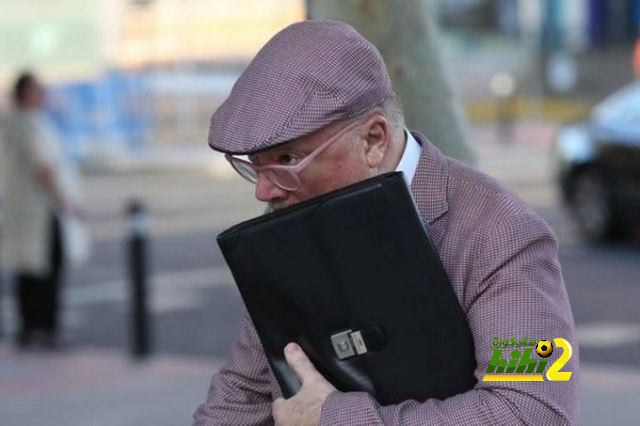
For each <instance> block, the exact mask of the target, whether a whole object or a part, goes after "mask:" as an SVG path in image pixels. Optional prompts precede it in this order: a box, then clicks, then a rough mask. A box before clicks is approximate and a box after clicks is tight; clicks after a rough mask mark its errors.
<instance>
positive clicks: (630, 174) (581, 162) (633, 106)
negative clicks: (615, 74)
mask: <svg viewBox="0 0 640 426" xmlns="http://www.w3.org/2000/svg"><path fill="white" fill-rule="evenodd" d="M555 155H556V160H557V166H558V182H559V185H560V188H561V193H562V197H563V200H564V201H565V203H566V205H567V206H568V209H569V211H570V212H571V214H572V215H573V217H574V218H575V220H576V222H577V225H578V228H579V229H580V230H581V231H582V233H583V234H584V236H585V237H586V238H588V239H589V240H593V241H602V240H606V239H610V238H614V237H621V236H626V235H628V232H629V230H630V229H631V228H633V227H635V226H637V225H639V224H640V82H637V83H633V84H631V85H629V86H627V87H625V88H624V89H622V90H620V91H619V92H617V93H614V94H613V95H611V96H610V97H608V98H607V99H605V100H604V101H603V102H602V103H600V104H599V105H597V106H596V107H595V108H594V109H593V111H592V113H591V116H590V118H589V120H588V121H586V122H583V123H576V124H571V125H567V126H565V127H564V128H562V129H561V130H560V131H559V132H558V136H557V140H556V145H555Z"/></svg>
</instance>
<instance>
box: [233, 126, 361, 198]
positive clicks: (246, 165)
mask: <svg viewBox="0 0 640 426" xmlns="http://www.w3.org/2000/svg"><path fill="white" fill-rule="evenodd" d="M365 121H366V120H359V121H356V122H354V123H351V124H349V125H347V126H345V127H344V128H343V129H342V130H340V131H339V132H338V133H336V134H335V135H334V136H333V137H331V138H330V139H329V140H327V141H326V142H323V143H322V144H321V145H320V146H319V147H317V148H316V149H315V150H313V151H312V152H311V153H310V154H309V155H307V156H306V157H304V158H303V159H302V161H300V162H299V163H298V164H295V165H293V166H285V165H281V164H274V165H266V166H256V165H254V164H253V163H251V162H249V161H245V160H242V159H240V158H237V157H234V156H232V155H230V154H225V156H224V157H225V158H226V159H227V161H228V162H229V163H231V166H233V168H234V169H235V171H236V172H238V174H239V175H240V176H242V177H243V178H245V179H246V180H248V181H249V182H251V183H258V175H260V174H262V175H264V176H265V177H266V178H267V179H269V181H271V182H272V183H273V184H274V185H276V186H277V187H278V188H281V189H284V190H285V191H297V190H298V189H300V186H301V185H302V184H301V182H300V177H299V176H298V175H299V173H300V172H301V171H302V170H304V169H305V167H307V166H308V165H309V164H311V162H312V161H313V159H314V158H316V157H317V156H318V155H320V154H321V153H322V152H323V151H324V150H326V149H327V148H329V147H330V146H331V145H332V144H333V143H334V142H335V141H337V140H338V139H340V138H341V137H342V136H344V135H345V134H346V133H348V132H349V131H351V130H353V129H355V128H356V127H358V126H359V125H361V124H363V123H364V122H365Z"/></svg>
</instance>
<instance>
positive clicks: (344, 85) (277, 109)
mask: <svg viewBox="0 0 640 426" xmlns="http://www.w3.org/2000/svg"><path fill="white" fill-rule="evenodd" d="M391 90H392V88H391V81H390V79H389V74H388V73H387V69H386V66H385V64H384V61H383V59H382V57H381V56H380V52H378V49H376V47H375V46H374V45H373V44H371V43H370V42H369V41H368V40H366V39H365V38H364V37H363V36H362V35H361V34H359V33H358V32H357V31H356V30H355V29H354V28H353V27H351V26H350V25H348V24H346V23H344V22H337V21H322V20H312V21H304V22H299V23H295V24H292V25H290V26H288V27H286V28H285V29H283V30H282V31H280V32H279V33H278V34H276V35H275V36H274V37H273V38H272V39H271V40H269V42H268V43H267V44H266V45H265V46H264V47H263V48H262V49H261V50H260V52H258V54H257V55H256V57H255V58H254V59H253V61H251V63H250V64H249V66H248V67H247V68H246V70H245V71H244V72H243V73H242V75H241V76H240V78H239V79H238V81H236V83H235V85H234V86H233V89H232V90H231V94H230V95H229V97H228V98H227V99H226V100H225V101H224V103H223V104H222V105H221V106H220V108H218V109H217V110H216V112H215V113H214V114H213V116H212V117H211V123H210V127H209V146H211V148H213V149H215V150H216V151H222V152H225V153H230V154H249V153H255V152H259V151H263V150H266V149H270V148H273V147H275V146H277V145H280V144H282V143H285V142H288V141H291V140H292V139H295V138H298V137H301V136H304V135H306V134H309V133H311V132H313V131H315V130H318V129H320V128H322V127H324V126H326V125H328V124H330V123H332V122H334V121H337V120H343V119H349V118H352V117H356V116H358V115H359V114H362V113H364V112H366V111H368V110H370V109H371V108H374V107H376V106H378V105H380V104H381V103H382V101H384V99H385V98H386V96H387V95H388V94H389V93H390V92H391Z"/></svg>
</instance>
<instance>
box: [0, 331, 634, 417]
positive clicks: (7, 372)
mask: <svg viewBox="0 0 640 426" xmlns="http://www.w3.org/2000/svg"><path fill="white" fill-rule="evenodd" d="M221 361H222V360H216V359H211V360H206V359H185V358H172V357H165V356H159V357H155V358H153V359H151V360H149V361H146V362H134V361H132V360H130V359H128V358H127V357H126V354H125V353H119V352H114V351H99V350H95V349H89V348H86V349H76V350H70V351H69V352H66V353H61V354H48V353H36V352H26V353H18V352H16V351H14V350H13V349H12V348H11V347H10V346H9V345H8V344H6V343H0V401H2V403H1V404H0V422H1V423H2V425H3V426H36V425H37V426H40V425H43V424H47V425H50V426H81V425H82V426H87V425H90V426H114V425H118V426H134V425H136V426H137V425H140V424H152V425H154V426H169V425H171V426H175V425H187V424H191V415H192V414H193V411H194V410H195V409H196V407H197V405H198V404H199V403H201V402H202V401H204V398H205V396H206V390H207V387H208V384H209V379H210V377H211V374H212V373H213V372H214V371H216V370H217V369H218V368H220V366H221ZM581 377H582V380H581V390H582V395H581V404H582V415H581V417H582V424H583V425H594V426H595V425H603V424H610V423H612V424H636V423H637V419H638V416H640V406H638V405H637V401H638V400H640V371H638V370H632V369H622V368H615V367H605V366H595V365H583V366H582V371H581Z"/></svg>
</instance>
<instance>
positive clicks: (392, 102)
mask: <svg viewBox="0 0 640 426" xmlns="http://www.w3.org/2000/svg"><path fill="white" fill-rule="evenodd" d="M380 106H381V108H382V115H384V117H385V118H386V119H387V121H388V122H389V129H390V131H391V137H392V138H393V140H396V141H397V140H401V139H402V133H403V132H404V127H405V124H404V112H403V110H402V102H401V101H400V98H399V97H398V95H397V94H396V92H395V91H393V90H392V91H391V93H389V95H387V97H386V98H385V99H384V101H382V104H381V105H380Z"/></svg>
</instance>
